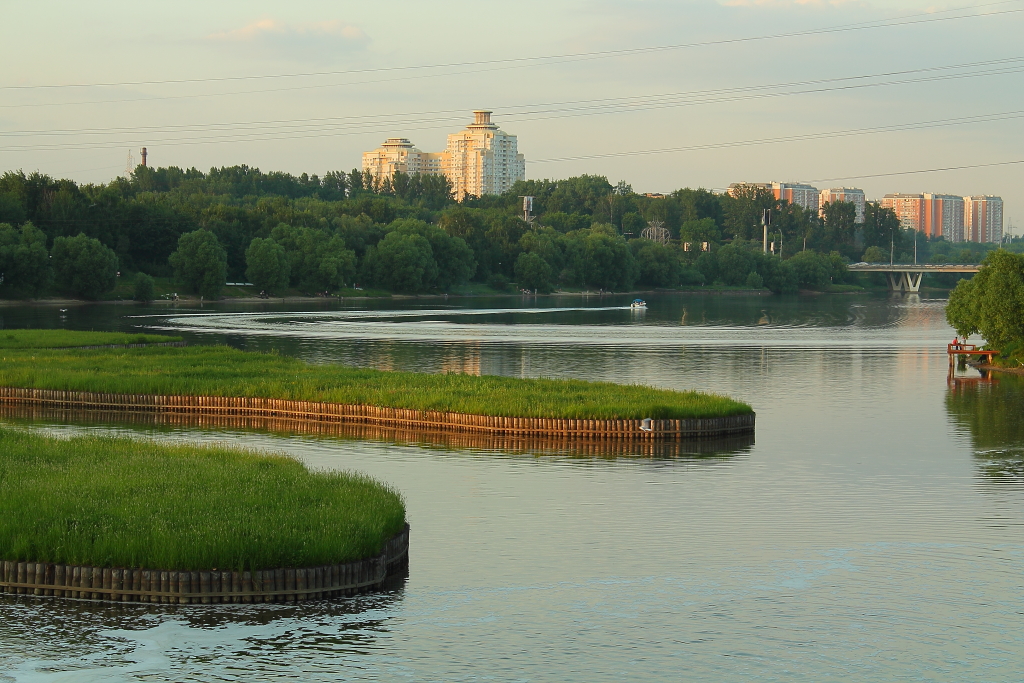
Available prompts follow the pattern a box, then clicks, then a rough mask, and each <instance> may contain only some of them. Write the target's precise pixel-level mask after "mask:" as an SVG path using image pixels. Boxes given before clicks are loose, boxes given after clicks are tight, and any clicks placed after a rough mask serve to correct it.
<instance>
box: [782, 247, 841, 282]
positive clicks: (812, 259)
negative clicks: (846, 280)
mask: <svg viewBox="0 0 1024 683" xmlns="http://www.w3.org/2000/svg"><path fill="white" fill-rule="evenodd" d="M786 262H787V263H788V264H789V265H790V266H791V267H792V268H793V269H794V270H795V271H796V280H797V283H798V284H799V286H800V287H802V288H804V289H825V288H826V287H828V285H829V283H830V282H831V276H832V268H831V264H830V263H829V261H828V257H825V256H822V255H821V254H819V253H818V252H816V251H801V252H799V253H797V254H796V255H795V256H793V257H792V258H790V259H788V260H787V261H786Z"/></svg>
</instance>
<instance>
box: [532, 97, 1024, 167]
mask: <svg viewBox="0 0 1024 683" xmlns="http://www.w3.org/2000/svg"><path fill="white" fill-rule="evenodd" d="M1020 118H1024V110H1018V111H1009V112H1000V113H996V114H981V115H976V116H964V117H958V118H952V119H936V120H932V121H919V122H914V123H899V124H893V125H888V126H873V127H870V128H852V129H848V130H837V131H829V132H826V133H803V134H800V135H784V136H780V137H773V138H755V139H751V140H735V141H729V142H714V143H706V144H699V145H689V146H686V147H665V148H659V149H647V150H634V151H629V152H607V153H604V154H581V155H579V156H567V157H552V158H550V159H537V160H534V161H531V162H530V163H531V164H551V163H560V162H564V161H583V160H587V159H608V158H614V157H631V156H647V155H652V154H671V153H677V152H695V151H703V150H708V149H725V148H728V147H747V146H751V145H766V144H776V143H779V142H801V141H804V140H822V139H827V138H842V137H851V136H857V135H872V134H877V133H891V132H897V131H905V130H924V129H928V128H939V127H943V126H959V125H966V124H971V123H987V122H991V121H1006V120H1013V119H1020Z"/></svg>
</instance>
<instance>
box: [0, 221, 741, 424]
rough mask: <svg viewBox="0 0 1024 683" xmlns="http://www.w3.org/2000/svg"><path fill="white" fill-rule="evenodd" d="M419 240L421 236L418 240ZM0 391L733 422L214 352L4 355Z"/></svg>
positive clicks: (462, 381) (717, 404) (722, 410)
mask: <svg viewBox="0 0 1024 683" xmlns="http://www.w3.org/2000/svg"><path fill="white" fill-rule="evenodd" d="M419 239H423V238H419ZM4 357H5V360H6V361H7V362H5V363H2V364H0V386H10V387H26V388H40V389H61V390H70V391H100V392H112V393H143V394H163V395H192V396H259V397H264V398H282V399H299V400H309V401H326V402H331V403H346V404H364V405H376V406H390V407H395V408H411V409H415V410H441V411H454V412H460V413H472V414H478V415H503V416H517V417H559V418H587V419H589V418H593V419H613V418H614V419H618V418H622V419H627V418H643V417H653V418H662V419H673V418H689V417H716V416H723V415H740V414H745V413H749V412H750V407H749V406H747V405H745V404H743V403H739V402H737V401H733V400H732V399H729V398H725V397H723V396H716V395H713V394H705V393H701V392H678V391H668V390H664V389H653V388H651V387H644V386H638V385H629V386H622V385H618V384H610V383H605V382H584V381H580V380H553V379H520V378H516V377H497V376H489V375H484V376H474V375H456V374H425V373H415V372H384V371H380V370H372V369H366V368H350V367H345V366H339V365H312V364H307V363H304V362H302V361H300V360H297V359H294V358H288V357H284V356H279V355H274V354H261V353H252V352H246V351H238V350H236V349H230V348H227V347H223V346H216V347H195V346H189V347H156V348H142V349H116V350H115V349H100V350H81V351H79V350H74V349H71V350H60V351H48V350H30V351H8V352H6V353H5V354H4Z"/></svg>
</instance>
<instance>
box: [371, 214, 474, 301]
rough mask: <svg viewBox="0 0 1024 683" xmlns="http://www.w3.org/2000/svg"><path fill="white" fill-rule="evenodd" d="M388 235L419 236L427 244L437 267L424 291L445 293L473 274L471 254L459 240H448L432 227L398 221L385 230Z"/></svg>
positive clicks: (408, 220) (406, 220) (407, 221)
mask: <svg viewBox="0 0 1024 683" xmlns="http://www.w3.org/2000/svg"><path fill="white" fill-rule="evenodd" d="M388 229H389V230H390V231H391V232H398V233H401V234H403V235H419V236H421V237H423V238H425V239H426V240H427V242H429V243H430V252H431V256H433V259H434V262H435V263H436V264H437V275H436V276H435V277H434V279H433V281H431V282H429V283H427V287H437V288H438V289H442V290H446V289H449V288H451V287H453V286H455V285H461V284H463V283H464V282H466V281H467V280H469V278H470V277H472V276H473V273H474V272H475V271H476V260H475V259H474V258H473V250H472V249H470V248H469V245H468V244H466V241H465V240H464V239H462V238H461V237H452V236H451V235H449V234H448V233H446V232H445V231H444V230H442V229H441V228H439V227H437V226H436V225H430V224H429V223H426V222H424V221H419V220H411V219H400V220H397V221H395V222H394V223H392V224H391V225H389V226H388Z"/></svg>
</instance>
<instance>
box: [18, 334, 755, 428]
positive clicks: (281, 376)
mask: <svg viewBox="0 0 1024 683" xmlns="http://www.w3.org/2000/svg"><path fill="white" fill-rule="evenodd" d="M2 356H3V360H2V362H0V386H8V387H23V388H36V389H58V390H67V391H97V392H110V393H135V394H163V395H192V396H196V395H201V396H247V397H263V398H281V399H296V400H309V401H327V402H332V403H354V404H362V405H375V406H388V407H394V408H412V409H419V410H442V411H454V412H460V413H473V414H477V415H498V416H514V417H549V418H583V419H635V418H644V417H652V418H656V419H677V418H692V417H721V416H726V415H741V414H746V413H749V412H751V408H750V406H748V405H746V404H744V403H740V402H738V401H734V400H732V399H730V398H727V397H724V396H718V395H715V394H707V393H703V392H696V391H687V392H680V391H669V390H664V389H654V388H651V387H645V386H639V385H620V384H611V383H607V382H585V381H581V380H556V379H518V378H514V377H497V376H491V375H484V376H480V377H476V376H472V375H457V374H422V373H414V372H386V371H380V370H371V369H365V368H351V367H347V366H341V365H311V364H308V363H305V362H303V361H301V360H297V359H295V358H289V357H285V356H280V355H277V354H273V353H253V352H248V351H239V350H237V349H232V348H228V347H226V346H190V347H184V348H181V347H151V348H139V349H64V350H47V349H37V350H5V351H4V352H3V353H2Z"/></svg>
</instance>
